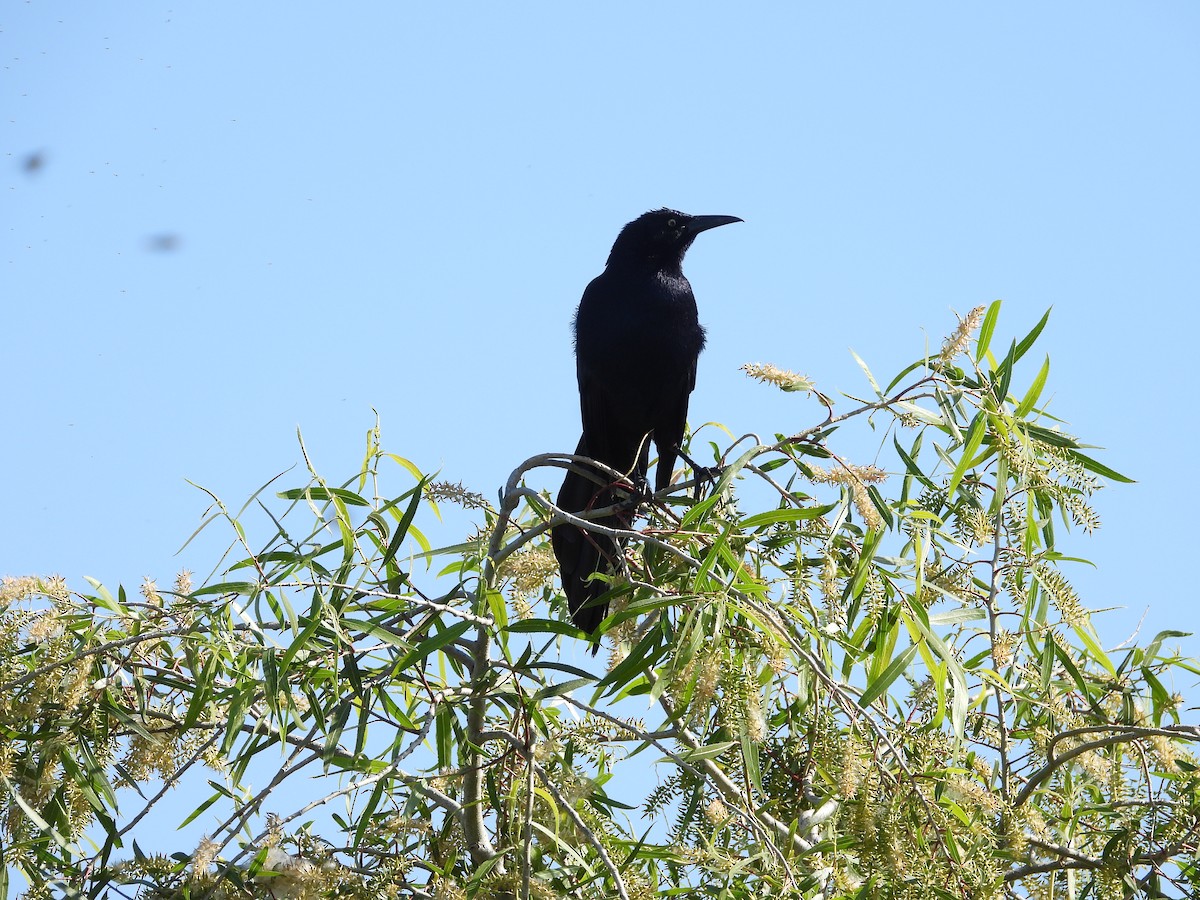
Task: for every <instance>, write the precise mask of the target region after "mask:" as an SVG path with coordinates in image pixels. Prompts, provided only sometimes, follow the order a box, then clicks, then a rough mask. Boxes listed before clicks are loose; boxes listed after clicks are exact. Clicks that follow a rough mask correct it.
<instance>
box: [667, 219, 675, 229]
mask: <svg viewBox="0 0 1200 900" xmlns="http://www.w3.org/2000/svg"><path fill="white" fill-rule="evenodd" d="M667 227H668V228H674V227H675V220H674V219H667Z"/></svg>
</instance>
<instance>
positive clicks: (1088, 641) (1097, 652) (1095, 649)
mask: <svg viewBox="0 0 1200 900" xmlns="http://www.w3.org/2000/svg"><path fill="white" fill-rule="evenodd" d="M1071 628H1072V630H1073V631H1074V632H1075V633H1076V634H1077V635H1079V639H1080V640H1081V641H1083V644H1084V646H1085V647H1087V648H1088V651H1089V652H1090V653H1091V654H1092V659H1094V660H1095V661H1096V662H1098V663H1100V665H1102V666H1104V668H1105V669H1106V670H1108V674H1109V675H1113V676H1115V675H1116V674H1117V670H1116V668H1115V667H1114V666H1113V664H1112V660H1110V659H1109V658H1108V654H1107V653H1105V652H1104V650H1102V649H1101V647H1100V644H1099V643H1097V642H1096V639H1095V638H1094V637H1092V635H1091V629H1089V628H1086V627H1081V626H1079V625H1072V626H1071Z"/></svg>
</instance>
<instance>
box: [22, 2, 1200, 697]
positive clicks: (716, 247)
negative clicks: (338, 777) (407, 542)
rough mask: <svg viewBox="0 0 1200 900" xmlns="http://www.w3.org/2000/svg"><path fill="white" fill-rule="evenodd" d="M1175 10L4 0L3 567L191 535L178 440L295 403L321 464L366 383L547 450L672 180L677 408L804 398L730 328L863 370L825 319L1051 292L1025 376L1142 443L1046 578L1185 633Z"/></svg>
mask: <svg viewBox="0 0 1200 900" xmlns="http://www.w3.org/2000/svg"><path fill="white" fill-rule="evenodd" d="M1197 46H1200V7H1198V6H1196V5H1194V4H1186V3H1152V2H1147V3H1139V4H1116V3H1056V4H1016V5H1004V6H999V5H982V4H920V5H917V4H853V5H852V4H825V5H820V6H818V5H808V4H771V3H762V4H753V5H743V6H740V7H737V8H735V7H734V6H732V5H729V4H722V5H717V4H707V3H687V4H681V3H661V4H653V5H651V4H645V5H643V4H603V5H600V4H595V5H591V6H586V7H585V6H583V5H577V4H541V5H535V4H530V5H516V6H514V5H511V4H505V5H498V4H497V5H488V6H486V7H484V6H481V7H479V8H467V7H462V6H457V5H447V4H442V5H435V4H429V5H425V6H421V7H417V6H412V5H407V4H403V5H402V4H358V5H354V6H351V7H343V8H340V9H338V10H334V8H333V7H331V6H328V5H315V4H281V3H255V4H228V3H206V4H202V5H199V6H193V7H190V8H183V7H182V6H166V5H161V4H155V3H139V4H120V5H117V4H113V5H107V4H78V5H51V4H44V3H15V2H14V3H9V4H7V5H6V6H5V9H4V11H3V12H2V13H0V64H2V65H3V69H2V77H0V104H2V108H3V116H2V117H0V135H2V142H0V144H2V146H0V153H2V156H0V189H2V190H3V203H2V207H0V208H2V209H3V214H2V216H0V226H2V227H0V267H2V274H0V296H2V298H3V299H2V300H0V317H2V318H0V323H2V326H3V334H4V345H3V346H4V354H3V355H4V361H5V376H6V377H5V378H4V382H3V384H4V388H3V392H4V393H3V409H4V426H5V427H4V430H5V433H6V437H5V439H4V440H3V441H0V498H2V503H3V515H2V516H0V548H3V549H2V550H0V574H11V575H19V574H39V573H40V574H48V573H52V572H54V573H60V574H62V575H63V576H65V577H66V578H67V579H68V581H69V582H70V583H71V584H72V585H74V586H76V587H82V586H83V581H82V578H83V576H85V575H90V576H93V577H96V578H99V579H101V580H102V581H104V582H105V583H106V584H109V585H110V586H115V584H116V583H118V582H123V583H124V584H126V585H127V586H128V587H130V588H132V587H134V586H136V585H137V584H138V583H139V582H140V581H141V579H142V577H143V576H145V575H152V576H154V577H157V578H158V579H159V582H160V584H164V585H166V584H170V582H171V580H172V577H173V573H174V572H175V571H177V570H178V569H179V568H181V567H182V566H187V567H188V568H191V569H194V570H197V571H199V572H201V573H203V572H206V571H207V570H208V568H209V567H210V566H211V565H212V564H213V563H214V562H215V559H216V555H217V552H218V551H216V549H215V548H217V547H218V546H219V545H220V543H221V542H220V541H215V540H214V541H212V542H208V543H206V542H205V541H201V542H200V543H198V544H196V545H193V546H192V547H189V548H188V550H187V551H185V552H184V554H182V555H181V556H179V557H176V556H174V555H173V554H174V553H175V551H176V550H177V549H178V548H179V546H180V545H181V544H182V543H183V542H184V540H185V539H186V538H187V536H188V535H189V534H190V533H191V532H192V531H193V530H194V529H195V527H196V525H197V524H198V523H199V522H200V520H201V517H202V515H203V513H204V511H205V509H206V507H207V500H206V498H205V496H204V495H203V494H201V493H200V492H198V491H197V490H196V489H195V488H193V487H191V486H189V485H188V483H187V481H186V480H187V479H190V480H192V481H194V482H198V483H201V484H203V485H205V486H207V487H209V488H211V489H212V490H214V491H215V492H217V493H218V494H219V495H221V496H222V497H223V498H225V499H226V500H228V501H229V502H230V503H233V504H237V503H239V502H240V501H241V500H242V499H244V498H245V497H246V496H247V495H248V494H249V493H250V492H252V491H253V490H255V489H256V488H257V487H259V485H261V484H262V483H263V482H264V481H266V480H267V479H268V478H269V477H271V476H272V475H274V474H276V473H277V472H280V471H282V470H283V469H285V468H287V467H288V466H290V465H292V464H293V463H296V462H298V461H299V459H300V455H299V450H298V446H297V443H296V439H295V430H296V428H297V427H300V428H301V429H303V431H304V434H305V438H306V442H307V446H308V448H309V451H310V454H311V455H312V457H313V458H314V461H315V462H316V464H317V465H318V467H319V468H321V470H322V471H323V472H324V473H325V474H327V475H328V476H330V477H336V476H339V475H341V474H346V475H348V474H350V473H351V472H352V471H353V470H354V468H355V467H356V466H357V465H358V462H359V460H360V458H361V452H362V447H363V440H364V434H365V431H366V429H367V428H369V427H370V426H371V425H372V424H373V423H374V414H373V412H372V410H373V409H374V410H378V412H379V415H380V418H381V421H382V426H383V434H384V439H385V443H386V445H387V447H388V448H389V449H391V450H393V451H395V452H398V453H401V454H403V455H405V456H407V457H409V458H410V459H412V460H414V461H415V462H416V463H417V464H418V465H420V466H421V467H422V468H424V469H435V468H441V469H442V470H443V474H444V476H445V477H448V478H450V479H451V480H454V481H457V480H460V479H461V480H462V481H464V482H465V483H466V484H467V486H469V487H471V488H473V489H475V490H477V491H480V492H482V493H484V494H487V495H488V496H494V495H495V492H496V490H497V489H498V488H499V486H500V485H501V484H502V483H503V480H504V478H505V477H506V476H507V474H508V472H509V471H510V470H511V469H513V468H514V467H515V466H516V464H517V463H519V462H520V461H521V460H523V459H525V458H526V457H528V456H530V455H532V454H534V453H538V452H543V451H548V450H569V449H571V448H572V447H573V446H574V443H575V440H576V438H577V435H578V427H579V425H578V409H577V400H576V393H575V385H574V368H573V361H572V357H571V347H570V340H569V330H568V326H569V322H570V318H571V314H572V311H573V309H574V306H575V304H576V303H577V302H578V298H579V295H580V293H581V291H582V289H583V287H584V285H585V284H586V283H587V281H588V280H589V279H590V278H592V277H593V276H594V275H596V274H597V273H598V272H599V271H600V269H601V267H602V266H603V263H604V259H605V257H606V255H607V252H608V249H609V246H610V245H611V243H612V240H613V238H614V237H615V235H616V232H617V230H618V229H619V227H620V226H621V225H622V224H624V223H625V222H626V221H628V220H629V219H631V218H633V217H634V216H635V215H637V214H638V213H640V212H642V211H644V210H646V209H649V208H653V207H658V206H663V205H668V206H672V207H675V208H679V209H682V210H685V211H687V212H692V213H725V214H732V215H738V216H741V217H742V218H744V219H745V224H743V225H737V226H734V227H730V228H724V229H721V230H720V231H718V232H714V233H712V234H710V235H705V236H703V237H702V238H701V240H700V241H699V242H698V244H697V245H696V247H695V248H694V249H693V250H692V252H691V254H690V256H689V259H688V265H687V271H688V274H689V277H690V278H691V280H692V283H693V285H694V286H695V289H696V293H697V297H698V302H699V306H700V313H701V319H702V321H703V322H704V323H705V324H706V325H707V327H708V331H709V347H708V349H707V350H706V352H705V354H704V356H703V357H702V359H701V365H700V375H699V384H698V386H697V390H696V393H695V394H694V396H693V400H692V421H693V423H698V422H703V421H707V420H719V421H722V422H724V423H726V424H727V425H728V426H729V427H730V428H731V429H732V430H733V431H734V432H735V433H742V432H745V431H750V430H754V431H759V432H762V433H765V434H770V433H773V432H776V431H792V430H797V429H798V428H800V427H804V426H807V425H811V424H813V423H814V422H816V421H818V420H819V418H820V416H821V410H820V408H819V407H818V406H817V405H816V404H815V403H814V402H813V401H811V400H805V399H802V398H798V397H795V396H785V395H782V394H777V393H774V392H772V391H770V390H768V389H766V388H763V387H761V386H758V385H755V384H753V383H752V382H750V381H749V380H748V379H746V378H745V377H744V376H743V375H741V374H740V373H739V372H738V371H737V367H738V366H739V365H741V364H742V363H744V362H753V361H762V362H765V361H770V362H774V363H776V364H778V365H781V366H784V367H787V368H792V369H796V370H799V371H802V372H805V373H807V374H808V375H809V376H810V377H812V378H813V379H815V380H816V382H817V384H818V386H819V387H820V388H821V389H822V390H824V391H825V392H826V393H836V392H838V391H841V390H846V391H850V392H861V391H862V390H863V388H864V381H863V378H862V375H861V373H860V371H859V370H858V367H857V365H856V364H855V363H854V361H853V358H852V357H851V356H850V354H849V353H848V348H850V347H853V348H854V350H855V351H856V352H857V353H858V354H859V355H860V356H862V357H863V358H864V359H865V360H867V361H868V363H870V365H871V367H872V369H873V370H874V371H875V372H876V374H877V375H880V376H890V374H892V373H893V372H895V371H897V370H898V369H899V368H901V367H902V366H903V365H905V364H907V363H908V362H910V361H911V360H913V359H914V358H916V357H917V356H919V355H920V354H921V352H922V351H923V349H924V347H925V346H926V342H928V343H929V344H930V345H932V346H935V347H936V346H937V345H938V343H939V342H940V340H941V338H942V336H943V335H944V334H945V333H946V332H947V331H948V330H950V329H951V328H952V327H953V324H954V321H955V319H954V315H953V313H952V312H951V310H952V309H954V310H958V311H959V312H963V313H965V312H966V311H967V310H968V309H970V308H971V307H973V306H976V305H980V304H985V303H988V302H990V301H991V300H994V299H997V298H1003V300H1004V301H1005V312H1004V315H1003V317H1002V319H1001V328H1000V333H1001V335H1002V336H1003V337H1005V338H1006V339H1007V338H1008V337H1011V336H1012V335H1014V334H1017V335H1019V334H1023V333H1024V332H1025V331H1026V330H1028V328H1029V327H1031V326H1032V325H1033V323H1034V322H1036V321H1037V319H1038V318H1039V317H1040V315H1041V314H1042V312H1043V311H1044V310H1045V309H1046V308H1047V307H1050V306H1053V307H1054V313H1053V316H1052V318H1051V324H1050V326H1049V327H1048V329H1047V331H1046V333H1045V337H1044V339H1043V344H1042V350H1043V351H1045V352H1049V353H1050V355H1051V357H1052V366H1053V367H1052V371H1051V379H1050V384H1049V388H1048V390H1049V391H1052V392H1053V393H1054V395H1055V400H1054V403H1053V406H1052V407H1051V409H1052V411H1053V412H1055V413H1056V414H1057V415H1059V416H1060V417H1062V418H1064V419H1066V420H1068V421H1069V423H1070V427H1071V428H1072V429H1073V430H1074V431H1075V432H1076V433H1077V434H1079V435H1080V436H1081V437H1083V438H1084V439H1086V440H1087V441H1089V442H1091V443H1094V444H1099V445H1102V446H1104V447H1106V448H1107V451H1106V452H1105V453H1103V454H1101V458H1102V459H1103V460H1104V461H1105V462H1106V463H1108V464H1109V465H1111V466H1113V467H1114V468H1117V469H1118V470H1121V471H1123V472H1125V473H1126V474H1128V475H1130V476H1131V477H1134V478H1136V479H1138V482H1139V483H1138V484H1136V485H1133V486H1123V487H1116V488H1113V489H1112V490H1109V491H1106V492H1105V493H1104V494H1103V495H1102V496H1101V497H1100V498H1099V503H1098V507H1099V511H1100V513H1101V514H1102V516H1103V517H1104V522H1105V527H1104V528H1103V530H1102V531H1101V532H1100V533H1099V534H1098V536H1097V537H1096V538H1094V539H1092V540H1090V541H1082V540H1081V542H1080V543H1079V544H1078V546H1077V548H1074V549H1077V550H1078V552H1079V554H1080V555H1083V556H1087V557H1089V558H1091V559H1093V560H1095V561H1096V562H1098V563H1099V565H1100V568H1099V570H1098V571H1097V572H1096V573H1089V572H1084V571H1080V572H1078V573H1073V574H1075V575H1076V580H1077V582H1078V583H1079V584H1080V585H1081V586H1082V589H1083V590H1082V593H1083V596H1084V600H1085V602H1086V603H1087V604H1088V605H1090V606H1093V607H1108V606H1120V607H1126V608H1127V609H1126V611H1125V612H1123V613H1121V614H1120V615H1119V616H1113V617H1109V618H1106V619H1103V620H1100V621H1099V622H1098V625H1099V627H1100V630H1101V634H1102V635H1104V636H1105V638H1107V640H1106V643H1108V644H1110V645H1111V644H1113V643H1116V642H1117V641H1120V640H1123V639H1124V638H1125V637H1126V636H1127V635H1128V633H1129V631H1130V630H1132V628H1133V627H1134V626H1135V625H1136V624H1137V622H1138V620H1139V619H1140V618H1141V616H1142V614H1143V613H1144V612H1145V613H1146V624H1145V625H1143V636H1144V637H1146V638H1148V637H1149V636H1150V635H1152V634H1153V633H1154V632H1155V631H1157V630H1159V629H1161V628H1167V627H1182V628H1185V629H1186V628H1190V627H1191V626H1192V623H1193V622H1194V621H1195V615H1196V614H1195V609H1196V599H1195V596H1194V593H1195V592H1194V589H1193V588H1192V586H1191V583H1190V578H1189V576H1188V574H1187V573H1188V571H1189V570H1188V568H1187V566H1188V563H1187V560H1188V559H1189V558H1190V554H1191V553H1192V552H1194V548H1193V543H1194V541H1193V537H1192V535H1193V533H1194V529H1193V527H1192V522H1191V520H1192V519H1193V517H1194V512H1193V511H1194V510H1195V509H1196V508H1197V505H1198V501H1200V496H1198V492H1197V488H1196V480H1195V479H1194V478H1193V477H1191V476H1190V474H1189V469H1190V467H1191V464H1190V463H1188V462H1187V460H1189V459H1194V458H1195V452H1194V450H1193V445H1194V431H1195V429H1194V418H1195V411H1196V394H1195V387H1194V384H1193V378H1192V377H1191V376H1189V375H1188V374H1187V373H1188V372H1189V371H1190V370H1191V365H1190V364H1189V363H1188V360H1189V359H1191V358H1193V357H1194V355H1195V337H1194V335H1195V333H1196V325H1197V314H1196V299H1197V298H1196V294H1197V282H1198V280H1200V279H1198V276H1200V253H1198V248H1200V166H1198V165H1197V160H1200V90H1198V89H1200V53H1197V52H1196V48H1197ZM31 155H37V156H38V158H39V159H40V160H41V163H42V164H41V165H40V167H39V168H37V169H36V171H33V172H28V171H26V170H25V166H24V163H25V161H26V160H27V159H29V158H30V156H31ZM164 236H166V242H167V243H168V244H170V243H172V242H173V243H174V246H173V248H170V247H169V248H167V249H164V248H163V247H162V246H161V244H162V242H163V239H164ZM156 241H157V242H158V244H157V245H156ZM1039 363H1040V356H1039V357H1038V359H1037V360H1035V361H1033V362H1032V363H1031V365H1035V366H1036V365H1037V364H1039ZM1031 375H1032V372H1029V373H1027V375H1026V377H1030V376H1031ZM861 461H863V462H869V461H870V460H861ZM303 480H304V479H303V476H302V475H301V474H300V473H296V474H295V475H294V476H293V477H291V478H290V479H288V480H287V482H288V483H289V484H299V483H302V482H303ZM407 486H408V485H407V484H399V483H398V484H397V485H396V492H397V493H398V492H399V491H401V490H403V489H405V488H406V487H407ZM546 486H551V484H550V483H549V482H548V483H547V485H546ZM445 537H446V542H450V541H452V540H454V539H455V538H456V537H457V535H455V534H447V535H446V536H445ZM1147 609H1148V610H1149V611H1148V612H1146V610H1147ZM1185 647H1187V648H1188V649H1189V650H1190V651H1191V652H1193V653H1195V652H1197V651H1196V646H1195V641H1194V640H1192V641H1190V642H1187V643H1185ZM1179 687H1181V688H1185V689H1189V688H1190V686H1185V685H1180V686H1179Z"/></svg>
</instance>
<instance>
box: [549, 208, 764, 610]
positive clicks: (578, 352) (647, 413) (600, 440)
mask: <svg viewBox="0 0 1200 900" xmlns="http://www.w3.org/2000/svg"><path fill="white" fill-rule="evenodd" d="M740 221H742V220H741V219H739V218H737V217H736V216H689V215H685V214H684V213H681V212H677V211H675V210H673V209H659V210H654V211H653V212H648V213H645V214H644V215H641V216H639V217H638V218H636V219H634V220H633V221H632V222H630V223H629V224H628V225H626V226H625V227H624V228H622V229H621V233H620V234H619V235H617V240H616V242H615V243H614V244H613V248H612V252H611V253H609V255H608V262H607V263H606V264H605V268H604V271H603V272H602V273H601V274H600V275H598V276H597V277H596V278H595V279H593V280H592V282H591V284H589V285H588V286H587V289H586V290H585V291H584V292H583V299H582V300H581V301H580V302H579V309H578V310H577V311H576V313H575V323H574V331H575V362H576V366H575V368H576V375H577V377H578V380H579V406H580V410H581V412H582V413H583V436H582V437H580V439H579V446H578V447H577V448H576V450H575V453H576V454H577V455H579V456H586V457H589V458H590V459H594V460H597V461H598V462H602V463H604V464H605V465H607V466H609V467H610V468H612V469H615V470H616V471H618V472H621V473H624V474H625V475H627V476H629V478H630V479H631V480H632V481H633V484H634V492H640V491H643V490H644V489H645V487H646V471H647V466H648V462H649V457H650V441H651V440H653V441H654V445H655V447H656V448H657V450H658V469H657V472H656V474H655V490H662V489H663V488H665V487H666V486H667V485H668V484H669V483H670V481H671V474H672V472H673V470H674V468H675V459H676V457H677V456H678V454H679V452H680V449H679V445H680V442H681V441H682V440H683V430H684V427H685V425H686V423H687V408H688V395H690V394H691V392H692V388H694V387H695V386H696V361H697V359H698V358H699V356H700V351H701V350H702V349H703V348H704V328H703V327H701V325H700V321H699V319H698V318H697V317H696V298H695V296H694V295H693V294H692V286H691V285H690V284H688V280H687V279H686V278H685V277H684V276H683V255H684V254H685V253H686V252H687V249H688V247H690V246H691V245H692V241H694V240H695V239H696V235H698V234H699V233H700V232H702V231H707V230H708V229H710V228H716V227H717V226H718V225H728V224H729V223H731V222H740ZM592 473H593V474H594V475H595V476H596V479H597V480H598V481H599V482H600V483H599V484H597V483H596V481H593V480H591V479H589V478H587V477H586V476H584V475H582V474H580V473H578V472H574V471H568V472H567V477H566V478H565V479H564V480H563V485H562V489H561V490H560V491H559V492H558V506H559V508H561V509H564V510H566V511H567V512H572V513H580V512H585V511H587V510H591V509H601V508H603V507H606V506H611V505H613V504H615V503H619V502H620V501H621V499H622V498H623V497H624V496H625V494H622V495H619V496H618V495H617V494H615V493H614V492H613V490H612V486H611V482H612V479H611V477H609V476H608V475H603V474H601V473H599V470H592ZM632 516H633V513H625V514H624V516H617V515H613V516H607V517H604V518H602V519H598V520H596V521H597V524H601V525H605V526H608V527H610V528H618V527H623V526H628V524H629V521H630V520H631V519H632ZM551 538H552V542H553V544H554V555H555V556H556V557H557V558H558V567H559V571H560V572H561V573H562V583H563V590H564V591H565V593H566V595H567V605H568V607H569V608H570V610H571V619H572V620H573V621H574V622H575V624H576V625H578V626H579V627H580V628H582V629H583V630H584V631H588V632H594V631H595V630H596V628H597V626H599V624H600V623H601V622H602V621H603V620H604V617H605V615H606V614H607V604H600V603H598V602H597V601H598V598H599V597H600V596H601V595H602V594H603V593H604V592H605V591H606V590H607V589H608V585H607V584H605V582H603V581H601V580H599V579H591V576H592V575H593V574H594V573H596V572H598V571H606V570H607V571H611V570H612V569H613V567H614V566H615V564H616V561H617V557H618V556H619V554H620V553H621V552H622V551H621V548H620V546H619V545H618V544H617V543H616V542H615V541H613V540H612V539H611V538H608V537H605V536H603V535H599V534H596V533H595V532H588V531H584V530H583V529H581V528H578V527H576V526H574V525H569V524H562V525H557V526H555V528H554V530H553V533H552V535H551ZM590 579H591V580H590Z"/></svg>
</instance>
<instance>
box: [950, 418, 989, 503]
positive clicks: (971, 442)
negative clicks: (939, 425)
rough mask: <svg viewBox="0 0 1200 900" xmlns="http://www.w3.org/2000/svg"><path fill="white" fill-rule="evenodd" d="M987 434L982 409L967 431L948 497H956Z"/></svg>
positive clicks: (951, 478) (951, 479)
mask: <svg viewBox="0 0 1200 900" xmlns="http://www.w3.org/2000/svg"><path fill="white" fill-rule="evenodd" d="M986 433H987V413H986V412H984V411H983V410H982V409H981V410H980V411H979V412H977V413H976V414H975V418H974V419H972V420H971V425H970V427H969V428H968V429H967V436H966V439H965V440H964V442H963V448H962V454H961V456H960V457H959V460H958V465H957V466H955V467H954V474H953V475H951V476H950V484H949V485H947V487H946V496H947V497H948V498H953V497H954V492H955V491H956V490H957V489H958V485H959V482H961V481H962V478H963V476H964V475H965V474H966V473H967V468H968V466H969V465H970V462H971V457H973V456H974V455H975V451H976V450H978V449H979V445H980V444H982V443H983V436H984V434H986Z"/></svg>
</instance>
